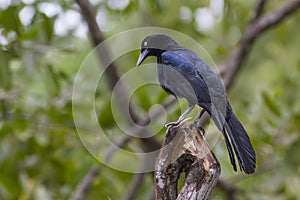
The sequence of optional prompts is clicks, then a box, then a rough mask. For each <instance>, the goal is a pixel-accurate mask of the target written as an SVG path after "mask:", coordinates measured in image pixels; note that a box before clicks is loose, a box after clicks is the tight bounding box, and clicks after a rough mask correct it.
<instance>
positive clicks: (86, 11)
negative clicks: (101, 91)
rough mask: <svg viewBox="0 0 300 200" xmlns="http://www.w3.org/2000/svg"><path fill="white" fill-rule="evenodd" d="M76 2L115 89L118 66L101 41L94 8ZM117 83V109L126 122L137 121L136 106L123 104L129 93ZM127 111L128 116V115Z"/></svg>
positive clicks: (86, 1)
mask: <svg viewBox="0 0 300 200" xmlns="http://www.w3.org/2000/svg"><path fill="white" fill-rule="evenodd" d="M76 2H77V4H78V5H79V7H80V9H81V13H82V16H83V17H84V19H85V21H86V23H87V25H88V28H89V33H90V36H91V40H92V42H93V46H94V47H96V50H97V53H98V57H99V60H100V62H101V63H102V65H103V66H107V65H108V67H107V68H106V69H105V71H104V74H105V76H106V77H108V78H107V81H108V85H109V87H110V89H111V91H112V90H114V89H115V85H116V84H117V82H118V81H119V79H120V75H119V72H118V70H117V69H118V67H117V66H116V64H115V63H114V62H110V61H111V60H112V59H111V53H110V50H109V48H108V47H107V46H106V45H105V43H102V42H103V41H104V40H105V38H104V36H103V34H102V32H101V30H100V28H99V26H98V24H97V21H96V15H95V10H94V8H93V7H92V5H91V4H90V2H89V1H88V0H76ZM100 43H102V44H101V47H97V46H98V45H99V44H100ZM119 85H120V87H121V88H118V91H116V92H118V94H117V96H118V98H116V99H115V100H116V102H117V105H118V109H119V110H120V111H121V113H122V116H123V117H124V119H125V121H126V122H127V123H129V124H132V122H137V121H138V120H139V117H138V116H137V114H136V108H135V107H133V105H131V104H130V103H129V105H128V107H127V105H125V106H124V102H127V99H129V94H128V93H127V91H128V90H127V88H126V87H125V86H124V84H119ZM127 109H128V110H127ZM128 111H129V114H130V116H129V115H128ZM131 119H132V120H131Z"/></svg>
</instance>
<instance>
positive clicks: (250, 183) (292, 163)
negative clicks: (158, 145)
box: [0, 0, 300, 199]
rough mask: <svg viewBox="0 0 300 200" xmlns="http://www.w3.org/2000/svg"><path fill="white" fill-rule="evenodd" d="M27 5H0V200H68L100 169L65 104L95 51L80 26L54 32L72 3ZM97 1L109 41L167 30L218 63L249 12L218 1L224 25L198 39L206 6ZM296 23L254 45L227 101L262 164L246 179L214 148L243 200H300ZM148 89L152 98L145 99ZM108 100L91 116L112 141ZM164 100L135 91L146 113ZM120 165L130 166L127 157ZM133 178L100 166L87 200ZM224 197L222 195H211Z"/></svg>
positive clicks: (114, 191)
mask: <svg viewBox="0 0 300 200" xmlns="http://www.w3.org/2000/svg"><path fill="white" fill-rule="evenodd" d="M12 2H13V1H12ZM24 2H26V1H23V2H19V1H16V2H15V3H14V4H11V5H10V4H8V5H4V3H3V5H0V44H1V48H0V171H1V173H0V199H67V198H70V197H71V196H72V195H73V192H74V190H75V188H76V186H77V184H78V183H79V182H80V181H81V180H82V179H83V177H84V176H85V175H86V173H87V172H88V171H89V169H90V167H91V166H92V165H99V163H98V161H97V160H95V159H94V158H93V157H92V156H91V155H90V154H89V153H88V152H87V151H86V150H85V148H84V146H83V145H82V143H81V142H80V140H79V138H78V137H77V134H76V128H75V126H74V122H73V116H72V102H71V98H72V97H71V95H72V87H73V82H74V77H75V75H76V72H77V70H78V69H79V67H80V64H81V62H82V61H83V59H84V58H85V56H86V55H87V54H88V53H89V51H90V50H91V46H90V42H89V40H88V38H86V37H83V36H82V34H79V33H78V32H76V26H75V27H65V29H66V30H67V31H66V32H65V33H63V34H62V33H59V32H57V29H58V28H57V26H58V25H57V24H58V20H59V19H60V17H61V16H62V15H63V14H65V13H67V12H69V11H72V12H73V14H74V16H76V15H77V14H78V15H79V12H78V9H77V7H76V6H75V4H74V2H73V1H32V3H30V4H26V3H24ZM45 2H47V3H50V4H52V5H55V6H56V7H59V8H60V9H61V11H60V12H57V13H54V14H53V15H50V14H49V13H45V12H44V11H43V10H42V9H41V8H40V7H41V4H42V3H45ZM93 2H94V7H95V8H97V11H98V12H99V13H102V14H101V15H100V16H102V18H99V21H100V22H99V21H98V22H99V24H100V28H102V29H103V30H104V34H105V35H106V36H110V35H113V34H114V33H118V32H119V31H121V30H126V29H129V28H132V27H144V26H160V27H166V28H170V29H174V30H178V31H180V32H182V33H185V34H187V35H189V36H191V37H192V38H194V39H195V40H197V41H201V44H202V45H203V46H204V47H205V48H206V49H207V51H208V52H209V53H210V55H211V56H212V57H213V58H214V60H216V61H217V62H218V63H222V62H223V61H224V59H226V58H228V57H229V56H230V52H231V50H232V49H233V48H234V47H235V46H236V45H237V44H238V41H239V38H240V36H241V34H242V32H243V30H244V28H245V26H246V24H247V23H248V20H249V17H250V15H251V10H252V8H253V5H254V1H249V2H247V3H245V1H227V0H226V1H224V2H223V1H221V0H220V1H219V3H222V2H223V3H224V9H223V14H222V17H221V18H220V19H219V20H216V22H215V24H214V26H213V27H212V28H211V29H210V30H205V31H204V30H201V29H199V27H198V25H197V23H198V22H197V20H198V19H197V18H196V17H195V16H196V13H197V12H198V9H199V8H205V7H206V8H207V7H208V6H209V4H210V1H202V2H201V1H188V2H185V1H168V0H167V1H156V0H153V1H128V4H127V5H125V7H124V8H121V9H120V8H115V7H113V6H112V4H110V3H109V2H111V1H93ZM216 2H218V1H216ZM273 3H274V4H273ZM281 3H282V2H281V1H278V0H276V1H274V2H272V6H271V5H267V7H269V9H271V8H272V9H273V8H275V6H277V5H280V4H281ZM270 4H271V3H270ZM25 8H26V9H27V8H30V9H31V10H33V13H32V14H33V16H32V17H31V18H30V16H29V17H28V16H26V19H28V22H27V23H24V16H23V15H21V12H22V11H24V9H25ZM269 9H267V11H268V10H269ZM103 13H104V14H103ZM27 14H28V13H27ZM29 14H30V13H29ZM103 16H105V17H103ZM299 17H300V16H299V13H297V14H295V15H293V16H292V17H290V18H289V19H288V20H287V21H285V22H283V23H282V24H280V25H278V26H277V27H276V28H274V29H272V30H270V31H269V32H268V33H266V34H265V35H264V36H263V37H262V38H260V39H259V40H258V42H257V43H256V44H255V46H254V49H253V52H252V54H251V56H250V58H249V60H248V63H247V64H246V66H245V67H244V69H243V71H242V72H241V73H240V76H239V77H238V79H237V80H236V82H235V86H234V88H233V90H232V91H231V92H230V93H229V94H228V95H229V98H230V99H231V102H232V104H233V108H234V110H235V112H236V113H237V114H238V116H239V118H240V119H241V121H242V122H243V124H244V125H245V127H246V129H247V130H248V132H249V134H250V137H251V139H252V141H253V144H254V148H255V149H256V152H257V157H258V169H257V173H256V174H254V175H253V176H244V175H242V174H240V173H233V172H232V170H231V166H230V164H229V161H228V157H227V155H226V154H225V153H224V152H225V147H223V146H222V147H219V146H221V145H223V144H222V142H220V143H218V144H217V146H216V147H215V148H214V151H215V153H216V156H217V157H218V159H219V161H220V163H221V166H222V171H223V173H222V180H224V181H226V182H228V183H230V184H232V185H233V186H234V187H236V188H238V189H239V190H238V193H237V195H238V196H237V197H240V198H241V199H245V198H246V199H274V198H276V199H297V198H298V197H299V196H300V193H299V189H298V188H299V187H300V180H299V178H298V177H299V176H300V159H299V155H298V153H299V152H300V137H299V130H300V125H299V124H300V101H299V98H300V93H299V92H298V91H299V90H300V82H299V77H300V60H299V59H300V58H299V44H300V41H299V40H300V38H299V37H298V36H299V34H300V29H299V26H298V23H299ZM125 22H126V23H125ZM136 58H137V54H134V55H133V54H132V55H131V56H129V57H126V58H125V59H122V62H118V63H117V64H118V65H122V69H121V70H120V71H121V72H122V73H125V72H126V71H128V70H129V69H130V66H133V65H134V63H135V60H136ZM123 66H124V67H123ZM104 85H105V84H104ZM153 91H157V94H156V95H149V94H151V93H152V94H153ZM107 93H109V88H108V87H107V85H105V87H101V88H100V87H99V88H98V89H97V93H96V95H95V96H96V99H97V101H98V102H97V108H99V110H101V109H102V110H101V116H100V115H99V116H98V121H99V123H100V124H101V126H102V127H105V129H106V131H107V132H114V133H115V134H114V136H113V137H114V138H118V137H121V135H122V134H121V132H120V134H119V132H118V131H119V129H117V127H116V124H115V123H114V122H113V120H112V117H113V116H112V113H111V110H110V107H109V106H110V105H111V102H110V98H109V97H108V96H106V95H105V94H107ZM165 97H166V94H164V93H163V92H162V91H161V90H160V89H159V88H155V87H153V86H149V87H145V88H141V89H139V90H138V91H137V92H136V94H135V96H134V97H133V102H134V103H135V104H136V105H138V106H139V107H140V109H141V112H144V113H147V112H148V110H149V108H150V107H151V105H153V104H157V103H162V102H163V100H164V99H165ZM83 99H84V97H83ZM179 111H180V110H179V108H176V109H174V108H173V109H172V110H171V111H170V112H171V114H172V115H170V118H172V119H173V120H175V119H176V117H177V116H179ZM168 120H169V119H168ZM170 120H171V119H170ZM84 128H87V127H84ZM164 131H165V130H161V131H160V134H159V135H158V137H157V138H158V139H161V137H163V134H164ZM140 145H141V144H140V142H139V141H137V140H133V141H132V142H131V143H130V144H129V145H128V146H126V147H125V148H128V149H131V150H132V149H137V148H138V149H140V148H141V147H140ZM223 151H224V152H223ZM119 159H120V162H123V163H127V160H126V158H119ZM122 159H123V160H122ZM133 176H134V175H133V174H129V173H124V172H119V171H116V170H113V169H110V168H109V167H106V166H102V167H101V171H100V174H99V175H98V176H97V178H96V179H95V181H94V182H93V185H92V187H91V189H90V192H89V195H88V199H120V198H121V197H124V196H125V195H126V193H127V190H128V185H129V184H130V182H131V178H132V177H133ZM152 192H153V182H152V177H151V176H145V177H144V181H143V183H142V186H141V189H140V192H139V193H138V199H146V198H148V197H149V196H151V195H152ZM222 198H224V192H223V190H221V189H218V190H216V191H215V193H214V194H213V197H212V199H222Z"/></svg>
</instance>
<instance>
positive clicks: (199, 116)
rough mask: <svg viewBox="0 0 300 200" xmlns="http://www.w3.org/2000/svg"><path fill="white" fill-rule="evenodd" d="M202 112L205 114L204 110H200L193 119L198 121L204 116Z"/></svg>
mask: <svg viewBox="0 0 300 200" xmlns="http://www.w3.org/2000/svg"><path fill="white" fill-rule="evenodd" d="M204 112H205V109H204V108H202V110H201V111H200V113H199V115H198V116H197V117H196V118H195V120H198V119H200V118H201V117H202V115H203V114H204Z"/></svg>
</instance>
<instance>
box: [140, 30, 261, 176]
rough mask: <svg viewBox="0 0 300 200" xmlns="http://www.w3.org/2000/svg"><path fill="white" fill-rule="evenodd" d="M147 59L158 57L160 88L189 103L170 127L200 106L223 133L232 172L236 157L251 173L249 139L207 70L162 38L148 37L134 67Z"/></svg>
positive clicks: (252, 154)
mask: <svg viewBox="0 0 300 200" xmlns="http://www.w3.org/2000/svg"><path fill="white" fill-rule="evenodd" d="M148 56H156V57H157V63H158V79H159V82H160V84H161V86H162V88H163V89H164V90H166V91H167V92H168V93H170V94H172V95H175V96H176V97H181V98H185V99H186V100H187V101H188V103H189V109H188V110H187V111H186V112H185V113H184V114H183V115H182V116H181V117H180V118H179V120H178V121H177V122H173V123H170V124H171V125H173V124H175V125H176V124H178V123H180V122H181V121H182V120H183V119H184V117H185V116H186V115H187V114H188V113H189V112H190V111H191V110H192V109H193V107H194V105H199V106H201V107H202V108H203V109H205V111H207V112H208V113H209V114H210V116H211V118H212V119H213V121H214V122H215V124H216V126H217V127H218V129H219V130H220V131H221V132H222V134H223V136H224V139H225V142H226V146H227V150H228V153H229V157H230V161H231V164H232V166H233V168H234V170H235V171H236V163H235V156H234V155H236V157H237V160H238V163H239V166H240V169H241V170H243V171H244V172H245V173H247V174H251V173H254V171H255V167H256V155H255V152H254V150H253V147H252V145H251V142H250V139H249V137H248V135H247V133H246V131H245V129H244V128H243V126H242V124H241V123H240V121H239V120H238V119H237V117H236V116H235V115H234V113H233V111H232V108H231V106H230V104H229V102H228V100H227V97H226V94H225V90H224V87H223V85H222V83H221V81H220V80H219V78H218V76H217V75H216V74H215V73H214V72H213V71H212V70H211V69H210V67H208V66H207V65H206V64H205V63H204V62H203V61H202V60H201V59H200V58H199V57H198V56H197V55H196V54H195V53H194V52H192V51H191V50H189V49H186V48H184V47H182V46H180V45H179V44H177V42H176V41H175V40H173V39H172V38H171V37H169V36H166V35H162V34H157V35H150V36H148V37H146V38H145V39H144V40H143V42H142V46H141V55H140V57H139V59H138V63H137V65H140V64H141V63H142V62H143V61H144V59H146V57H148Z"/></svg>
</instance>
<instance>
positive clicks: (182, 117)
mask: <svg viewBox="0 0 300 200" xmlns="http://www.w3.org/2000/svg"><path fill="white" fill-rule="evenodd" d="M194 107H195V105H189V107H188V109H186V111H184V113H183V114H182V115H181V116H180V117H179V119H178V120H177V121H176V122H170V123H167V124H166V125H165V126H166V127H170V126H177V125H178V124H180V123H181V122H182V121H183V120H184V119H185V117H186V116H187V115H188V114H189V113H190V112H191V111H192V110H193V109H194Z"/></svg>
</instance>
